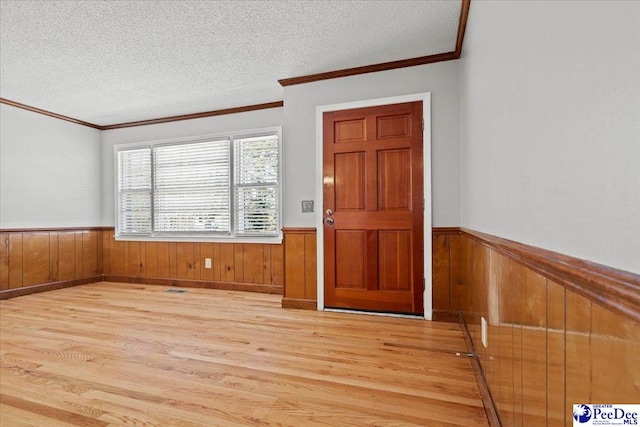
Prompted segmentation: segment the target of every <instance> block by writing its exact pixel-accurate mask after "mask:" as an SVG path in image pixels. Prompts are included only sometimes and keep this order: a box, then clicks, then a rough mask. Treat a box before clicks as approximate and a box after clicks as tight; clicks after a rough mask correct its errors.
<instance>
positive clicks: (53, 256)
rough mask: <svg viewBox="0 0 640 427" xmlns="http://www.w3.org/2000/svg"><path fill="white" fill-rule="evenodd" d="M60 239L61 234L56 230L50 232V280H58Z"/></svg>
mask: <svg viewBox="0 0 640 427" xmlns="http://www.w3.org/2000/svg"><path fill="white" fill-rule="evenodd" d="M59 248H60V241H59V234H58V232H56V231H51V232H50V233H49V259H50V262H49V281H50V282H57V281H58V280H59V278H58V268H59V264H60V254H59Z"/></svg>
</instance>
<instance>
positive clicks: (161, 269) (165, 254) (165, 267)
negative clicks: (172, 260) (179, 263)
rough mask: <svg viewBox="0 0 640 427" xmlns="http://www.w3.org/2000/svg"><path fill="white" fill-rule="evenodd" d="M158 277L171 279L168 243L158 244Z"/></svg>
mask: <svg viewBox="0 0 640 427" xmlns="http://www.w3.org/2000/svg"><path fill="white" fill-rule="evenodd" d="M158 277H169V243H168V242H158Z"/></svg>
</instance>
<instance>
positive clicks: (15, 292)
mask: <svg viewBox="0 0 640 427" xmlns="http://www.w3.org/2000/svg"><path fill="white" fill-rule="evenodd" d="M100 281H102V276H92V277H85V278H82V279H73V280H62V281H59V282H51V283H43V284H40V285H33V286H25V287H22V288H16V289H6V290H4V291H0V300H5V299H9V298H15V297H22V296H25V295H31V294H37V293H39V292H47V291H55V290H57V289H64V288H71V287H73V286H80V285H87V284H89V283H95V282H100Z"/></svg>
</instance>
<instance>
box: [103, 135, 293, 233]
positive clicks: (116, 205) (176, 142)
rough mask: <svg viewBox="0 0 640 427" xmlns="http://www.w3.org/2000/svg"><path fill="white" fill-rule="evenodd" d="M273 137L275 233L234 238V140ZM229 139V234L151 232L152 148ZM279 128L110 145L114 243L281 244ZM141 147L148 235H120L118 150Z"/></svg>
mask: <svg viewBox="0 0 640 427" xmlns="http://www.w3.org/2000/svg"><path fill="white" fill-rule="evenodd" d="M269 135H276V136H277V138H278V182H277V185H276V204H277V208H276V209H277V210H276V212H277V223H276V233H275V234H269V235H256V234H240V235H236V228H237V227H236V210H237V207H236V195H235V189H236V182H235V175H236V171H235V164H234V163H235V140H236V139H245V138H255V137H261V136H269ZM221 139H228V140H229V145H230V150H229V153H230V154H229V175H230V176H229V195H230V209H229V215H230V221H231V224H230V232H229V234H226V233H224V232H222V233H221V232H205V233H199V232H175V233H174V232H154V231H153V218H154V200H155V197H154V190H155V189H154V184H153V183H154V176H155V157H154V155H153V151H154V148H155V147H158V146H167V145H181V144H193V143H198V142H205V141H213V140H221ZM282 147H283V144H282V126H274V127H266V128H260V129H250V130H242V131H233V132H221V133H215V134H205V135H198V136H191V137H181V138H171V139H157V140H152V141H138V142H130V143H123V144H116V145H114V146H113V163H114V164H113V171H114V176H113V179H112V182H113V184H114V191H113V193H114V220H115V221H114V222H115V235H114V237H115V240H121V241H148V242H228V243H273V244H279V243H282V239H283V237H282V215H283V203H282V201H283V184H282V176H283V152H282ZM141 148H149V149H150V150H151V153H152V154H151V200H152V201H151V221H152V223H151V227H152V228H151V232H150V234H141V233H122V232H121V230H120V195H119V190H118V174H119V170H118V166H119V165H118V153H119V152H121V151H127V150H135V149H141Z"/></svg>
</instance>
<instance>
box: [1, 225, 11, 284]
mask: <svg viewBox="0 0 640 427" xmlns="http://www.w3.org/2000/svg"><path fill="white" fill-rule="evenodd" d="M5 289H9V234H8V233H0V291H2V290H5Z"/></svg>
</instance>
